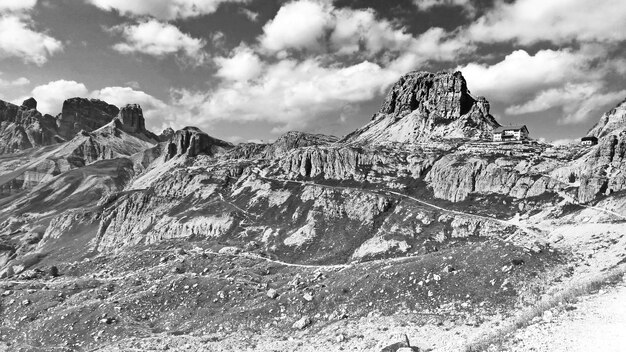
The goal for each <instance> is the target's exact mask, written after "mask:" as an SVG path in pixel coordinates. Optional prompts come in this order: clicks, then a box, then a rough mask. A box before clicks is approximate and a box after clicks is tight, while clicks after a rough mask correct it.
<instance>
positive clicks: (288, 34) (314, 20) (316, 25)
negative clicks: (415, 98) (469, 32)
mask: <svg viewBox="0 0 626 352" xmlns="http://www.w3.org/2000/svg"><path fill="white" fill-rule="evenodd" d="M259 42H260V46H261V48H262V49H263V50H264V51H265V52H267V53H277V54H279V55H278V56H279V57H285V56H287V55H286V52H289V51H290V50H296V51H298V50H306V51H308V52H309V53H312V54H315V55H324V54H329V55H336V56H340V57H341V56H345V57H351V58H355V57H356V58H361V59H368V60H370V61H377V62H380V63H382V64H385V65H386V64H390V63H391V62H393V61H395V63H393V64H392V65H393V66H394V69H398V70H411V69H414V68H416V67H417V66H420V65H423V64H424V63H426V62H428V61H434V60H439V61H448V60H453V59H458V58H459V56H461V55H463V54H465V53H468V52H470V51H471V50H473V46H472V45H471V44H470V43H469V42H468V41H467V38H466V37H465V36H464V35H460V34H458V33H448V32H446V31H445V30H443V29H442V28H438V27H433V28H431V29H429V30H428V31H426V32H425V33H422V34H421V35H419V36H417V37H414V36H413V35H412V34H410V33H409V32H408V31H407V29H406V28H405V27H403V26H399V25H398V24H396V23H393V22H391V21H389V20H387V19H384V18H379V17H378V16H377V13H376V12H375V11H374V10H372V9H350V8H336V7H334V6H333V5H332V3H331V2H328V1H316V0H298V1H293V2H290V3H287V4H285V5H283V7H281V9H280V10H279V11H278V13H277V14H276V16H275V17H274V19H272V20H271V21H269V22H268V23H267V24H266V25H265V26H264V27H263V34H262V35H261V37H260V38H259Z"/></svg>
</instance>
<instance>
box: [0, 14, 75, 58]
mask: <svg viewBox="0 0 626 352" xmlns="http://www.w3.org/2000/svg"><path fill="white" fill-rule="evenodd" d="M33 27H34V24H33V23H32V21H31V20H30V18H29V17H28V16H26V15H16V14H0V33H2V35H0V58H6V57H18V58H21V59H22V60H23V61H24V62H26V63H34V64H36V65H39V66H41V65H43V64H44V63H46V61H48V58H49V57H50V56H52V55H53V54H55V53H58V52H60V51H61V50H62V49H63V44H62V43H61V42H60V41H59V40H57V39H55V38H53V37H51V36H49V35H47V34H45V33H41V32H37V31H36V30H34V29H33Z"/></svg>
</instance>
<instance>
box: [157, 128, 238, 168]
mask: <svg viewBox="0 0 626 352" xmlns="http://www.w3.org/2000/svg"><path fill="white" fill-rule="evenodd" d="M232 147H233V145H232V144H230V143H228V142H225V141H222V140H219V139H216V138H213V137H210V136H209V135H208V134H206V133H204V132H202V131H201V130H200V129H199V128H197V127H185V128H183V129H182V130H178V131H176V133H175V134H174V136H172V138H171V139H170V142H169V143H168V145H167V152H166V154H165V160H169V159H172V158H173V157H176V156H180V155H186V156H189V157H195V156H198V155H200V154H206V155H210V156H212V155H214V154H215V153H216V152H217V150H219V149H230V148H232Z"/></svg>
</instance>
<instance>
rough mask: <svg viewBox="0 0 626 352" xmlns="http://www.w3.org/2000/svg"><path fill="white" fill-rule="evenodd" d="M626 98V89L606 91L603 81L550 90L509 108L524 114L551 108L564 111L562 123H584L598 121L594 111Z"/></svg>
mask: <svg viewBox="0 0 626 352" xmlns="http://www.w3.org/2000/svg"><path fill="white" fill-rule="evenodd" d="M624 97H626V90H621V91H617V92H604V91H603V85H602V83H599V82H587V83H578V84H571V83H568V84H566V85H565V86H563V87H558V88H550V89H546V90H544V91H541V92H539V93H538V94H537V95H536V96H535V97H534V98H533V99H531V100H529V101H527V102H525V103H523V104H519V105H513V106H510V107H508V108H507V109H506V113H507V114H511V115H520V114H528V113H536V112H540V111H545V110H548V109H551V108H555V107H556V108H559V109H560V110H561V111H562V112H563V114H564V115H563V117H562V118H561V119H560V120H559V122H561V123H580V122H585V121H587V120H589V119H590V118H597V114H594V112H599V111H601V109H602V108H605V107H606V106H607V105H608V104H614V103H615V102H617V101H620V100H623V99H624Z"/></svg>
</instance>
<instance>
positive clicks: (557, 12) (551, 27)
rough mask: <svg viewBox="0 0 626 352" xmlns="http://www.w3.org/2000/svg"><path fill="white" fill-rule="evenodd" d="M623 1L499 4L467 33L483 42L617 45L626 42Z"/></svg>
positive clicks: (536, 0) (522, 0)
mask: <svg viewBox="0 0 626 352" xmlns="http://www.w3.org/2000/svg"><path fill="white" fill-rule="evenodd" d="M624 19H626V2H624V1H623V0H603V1H589V0H551V1H546V0H518V1H515V2H504V1H497V2H496V5H495V8H494V9H493V10H491V11H489V12H488V13H487V14H485V15H484V16H482V17H481V18H479V19H478V20H477V21H476V22H475V23H473V24H472V25H471V26H470V27H469V29H468V33H469V35H470V37H471V38H472V39H473V40H476V41H480V42H486V43H491V42H506V41H514V42H517V43H520V44H524V45H527V44H533V43H538V42H543V41H550V42H553V43H556V44H567V43H569V42H571V41H579V42H581V41H599V42H616V41H622V40H625V39H626V31H624V30H621V29H622V28H623V27H624Z"/></svg>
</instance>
